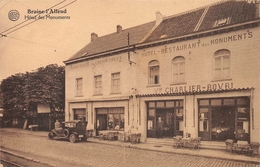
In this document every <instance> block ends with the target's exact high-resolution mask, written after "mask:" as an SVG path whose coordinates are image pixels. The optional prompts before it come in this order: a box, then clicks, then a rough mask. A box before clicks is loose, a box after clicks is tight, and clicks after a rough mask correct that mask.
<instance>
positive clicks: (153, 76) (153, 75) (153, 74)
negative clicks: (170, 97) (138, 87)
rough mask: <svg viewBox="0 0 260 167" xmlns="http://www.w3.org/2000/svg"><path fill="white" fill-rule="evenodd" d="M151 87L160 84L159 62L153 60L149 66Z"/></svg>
mask: <svg viewBox="0 0 260 167" xmlns="http://www.w3.org/2000/svg"><path fill="white" fill-rule="evenodd" d="M148 66H149V81H148V83H149V85H154V84H159V61H157V60H153V61H150V62H149V64H148Z"/></svg>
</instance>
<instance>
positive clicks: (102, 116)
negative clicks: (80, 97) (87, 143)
mask: <svg viewBox="0 0 260 167" xmlns="http://www.w3.org/2000/svg"><path fill="white" fill-rule="evenodd" d="M95 110H96V134H97V135H98V134H99V131H104V130H118V131H124V126H125V110H124V107H108V108H96V109H95Z"/></svg>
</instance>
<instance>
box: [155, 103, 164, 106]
mask: <svg viewBox="0 0 260 167" xmlns="http://www.w3.org/2000/svg"><path fill="white" fill-rule="evenodd" d="M156 107H164V102H157V103H156Z"/></svg>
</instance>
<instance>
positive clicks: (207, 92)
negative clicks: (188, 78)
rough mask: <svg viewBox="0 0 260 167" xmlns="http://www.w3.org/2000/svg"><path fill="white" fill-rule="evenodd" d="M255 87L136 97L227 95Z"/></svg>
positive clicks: (138, 95) (140, 95)
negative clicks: (227, 93) (226, 93)
mask: <svg viewBox="0 0 260 167" xmlns="http://www.w3.org/2000/svg"><path fill="white" fill-rule="evenodd" d="M253 89H254V88H253V87H251V88H250V87H246V88H233V89H228V90H226V89H225V90H221V89H220V90H211V91H208V90H205V91H193V92H188V91H182V92H178V93H152V94H137V95H136V97H157V96H184V95H198V94H212V93H225V92H236V91H246V90H253Z"/></svg>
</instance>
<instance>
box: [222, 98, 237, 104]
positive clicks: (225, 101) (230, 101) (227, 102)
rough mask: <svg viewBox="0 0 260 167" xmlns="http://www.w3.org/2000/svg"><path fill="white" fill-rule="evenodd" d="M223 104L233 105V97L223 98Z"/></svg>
mask: <svg viewBox="0 0 260 167" xmlns="http://www.w3.org/2000/svg"><path fill="white" fill-rule="evenodd" d="M224 105H235V99H224Z"/></svg>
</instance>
